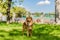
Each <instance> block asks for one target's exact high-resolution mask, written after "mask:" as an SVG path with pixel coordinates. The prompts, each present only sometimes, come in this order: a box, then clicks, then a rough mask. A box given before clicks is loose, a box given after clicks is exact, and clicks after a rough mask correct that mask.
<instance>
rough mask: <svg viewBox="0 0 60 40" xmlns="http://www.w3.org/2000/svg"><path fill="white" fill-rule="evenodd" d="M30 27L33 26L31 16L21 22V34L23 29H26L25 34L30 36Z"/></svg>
mask: <svg viewBox="0 0 60 40" xmlns="http://www.w3.org/2000/svg"><path fill="white" fill-rule="evenodd" d="M32 27H33V20H32V17H27V18H26V21H25V22H24V23H23V35H24V31H25V30H26V31H27V36H32Z"/></svg>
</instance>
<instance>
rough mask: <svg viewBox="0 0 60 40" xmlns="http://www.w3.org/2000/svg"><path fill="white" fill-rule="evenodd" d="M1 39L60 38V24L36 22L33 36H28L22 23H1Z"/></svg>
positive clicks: (47, 39)
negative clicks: (23, 30)
mask: <svg viewBox="0 0 60 40" xmlns="http://www.w3.org/2000/svg"><path fill="white" fill-rule="evenodd" d="M0 40H60V25H56V24H34V26H33V33H32V37H27V36H26V33H25V35H24V36H23V35H22V24H21V23H20V24H18V23H12V24H8V25H7V24H6V23H0Z"/></svg>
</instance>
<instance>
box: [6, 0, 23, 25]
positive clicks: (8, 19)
mask: <svg viewBox="0 0 60 40" xmlns="http://www.w3.org/2000/svg"><path fill="white" fill-rule="evenodd" d="M6 2H7V5H8V8H7V24H9V23H10V9H11V3H12V0H6ZM20 2H23V0H20Z"/></svg>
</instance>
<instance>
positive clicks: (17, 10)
mask: <svg viewBox="0 0 60 40" xmlns="http://www.w3.org/2000/svg"><path fill="white" fill-rule="evenodd" d="M10 11H11V13H15V14H16V15H17V16H18V17H22V16H25V14H26V12H27V11H26V9H25V8H23V7H17V6H15V7H13V8H12V9H11V10H10Z"/></svg>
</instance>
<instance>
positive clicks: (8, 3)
mask: <svg viewBox="0 0 60 40" xmlns="http://www.w3.org/2000/svg"><path fill="white" fill-rule="evenodd" d="M11 2H12V0H8V1H7V5H8V8H7V24H9V23H10V8H11Z"/></svg>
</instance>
